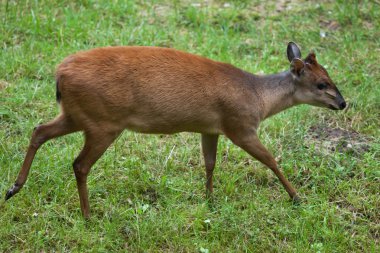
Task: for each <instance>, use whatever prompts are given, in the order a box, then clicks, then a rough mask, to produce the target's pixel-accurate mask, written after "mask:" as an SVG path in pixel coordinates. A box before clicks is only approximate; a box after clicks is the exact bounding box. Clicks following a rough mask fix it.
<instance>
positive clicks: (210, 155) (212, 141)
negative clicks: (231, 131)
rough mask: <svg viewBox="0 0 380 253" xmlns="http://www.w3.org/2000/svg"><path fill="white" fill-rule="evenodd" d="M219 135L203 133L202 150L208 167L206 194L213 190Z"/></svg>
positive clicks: (208, 195) (208, 194)
mask: <svg viewBox="0 0 380 253" xmlns="http://www.w3.org/2000/svg"><path fill="white" fill-rule="evenodd" d="M218 137H219V135H211V134H202V151H203V157H204V160H205V167H206V196H207V197H210V196H211V194H212V192H213V184H212V176H213V172H214V167H215V160H216V150H217V147H218Z"/></svg>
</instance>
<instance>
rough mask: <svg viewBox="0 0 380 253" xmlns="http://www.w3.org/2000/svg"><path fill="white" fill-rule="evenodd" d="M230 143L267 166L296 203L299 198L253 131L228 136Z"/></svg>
mask: <svg viewBox="0 0 380 253" xmlns="http://www.w3.org/2000/svg"><path fill="white" fill-rule="evenodd" d="M228 137H229V138H230V139H231V140H232V142H234V143H235V144H236V145H238V146H239V147H241V148H242V149H244V150H245V151H246V152H248V153H249V154H250V155H251V156H253V157H255V158H256V159H257V160H259V161H260V162H262V163H263V164H265V165H266V166H268V167H269V168H270V169H271V170H272V171H273V172H274V173H275V174H276V176H277V177H278V178H279V179H280V181H281V183H282V185H283V186H284V187H285V190H286V191H287V192H288V194H289V196H290V197H291V198H292V199H293V200H295V201H298V200H299V197H298V195H297V192H296V190H295V189H294V188H293V186H292V185H291V183H290V182H289V181H288V180H287V179H286V178H285V176H284V175H283V174H282V173H281V171H280V170H279V169H278V166H277V162H276V160H275V159H274V157H273V156H272V154H271V153H269V151H268V150H267V149H266V148H265V147H264V145H263V144H261V142H260V140H259V138H258V137H257V135H256V132H255V131H250V132H248V133H244V134H243V133H239V134H237V135H232V136H228Z"/></svg>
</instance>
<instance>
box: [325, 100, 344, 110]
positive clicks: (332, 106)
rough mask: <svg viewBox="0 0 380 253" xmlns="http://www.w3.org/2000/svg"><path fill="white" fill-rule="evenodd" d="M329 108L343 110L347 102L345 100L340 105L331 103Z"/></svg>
mask: <svg viewBox="0 0 380 253" xmlns="http://www.w3.org/2000/svg"><path fill="white" fill-rule="evenodd" d="M329 108H330V109H331V110H343V109H344V108H346V102H345V101H343V102H341V103H340V104H339V106H338V105H332V104H329Z"/></svg>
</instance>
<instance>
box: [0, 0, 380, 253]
mask: <svg viewBox="0 0 380 253" xmlns="http://www.w3.org/2000/svg"><path fill="white" fill-rule="evenodd" d="M72 2H74V1H47V0H41V1H38V0H35V1H25V0H24V1H6V0H2V1H1V2H0V4H1V6H0V7H1V8H0V22H1V23H0V47H1V51H0V178H1V180H0V193H1V194H4V193H5V192H6V191H7V190H8V188H9V187H10V186H11V185H12V184H13V183H14V180H15V178H16V176H17V173H18V171H19V169H20V167H21V164H22V161H23V158H24V155H25V151H26V148H27V146H28V142H29V138H30V134H31V132H32V129H33V127H34V126H36V125H38V124H40V123H44V122H47V121H49V120H50V119H52V118H53V117H54V116H55V115H56V114H57V113H58V107H57V106H56V103H55V87H54V69H55V66H56V65H57V64H58V63H59V62H60V61H62V59H63V58H64V57H65V56H67V55H68V54H70V53H74V52H76V51H78V50H83V49H89V48H93V47H99V46H106V45H154V46H165V47H173V48H177V49H181V50H184V51H188V52H192V53H196V54H199V55H203V56H206V57H209V58H211V59H214V60H219V61H225V62H229V63H232V64H234V65H236V66H238V67H240V68H243V69H245V70H247V71H250V72H252V73H275V72H279V71H283V70H285V69H287V68H288V67H289V63H288V61H287V59H286V53H285V50H286V44H287V42H288V41H296V42H297V43H298V44H299V45H301V47H302V48H303V52H304V54H306V53H307V51H308V50H310V49H314V50H315V51H316V52H317V57H318V59H319V61H320V63H321V64H323V65H325V66H326V67H327V68H328V70H329V72H330V75H331V77H332V78H333V80H335V82H336V83H337V84H338V87H339V88H340V90H341V92H342V94H343V95H344V96H345V98H346V100H347V101H348V103H349V108H348V110H345V111H342V112H335V111H329V110H326V109H321V108H312V107H310V106H299V107H296V108H292V109H290V110H287V111H286V112H283V113H280V114H278V115H276V116H274V117H272V118H271V119H268V120H267V121H265V122H263V124H262V126H261V128H260V136H261V139H262V141H263V143H264V144H265V145H266V146H267V147H268V148H269V149H270V150H271V152H273V154H274V155H275V156H281V158H279V159H280V160H281V161H280V164H281V168H282V170H283V171H284V173H285V175H286V176H287V177H288V178H289V180H290V181H291V182H292V183H293V184H294V186H295V187H296V188H297V189H298V191H299V192H300V194H301V195H302V196H303V197H304V198H305V201H304V203H302V204H301V205H299V206H295V205H293V204H292V203H291V202H290V201H289V199H288V196H287V194H286V192H285V190H284V189H283V187H282V186H281V185H280V183H279V181H278V180H277V179H276V177H275V176H274V175H273V174H272V173H271V172H270V171H269V170H268V169H267V168H265V167H264V166H263V165H261V164H260V163H258V162H257V161H255V160H254V159H253V158H251V157H249V156H248V155H247V154H246V153H244V152H243V151H242V150H240V149H239V148H238V147H236V146H234V145H233V144H232V143H231V142H230V141H229V140H227V139H226V138H224V137H223V138H221V141H220V143H219V146H218V149H219V152H218V156H217V168H216V171H215V183H214V184H215V194H214V197H213V201H210V202H208V201H206V198H205V189H204V182H205V178H204V177H205V173H204V168H203V160H202V157H201V155H200V152H199V147H200V144H199V141H200V136H199V134H188V133H182V134H176V135H172V136H166V135H162V136H161V135H141V134H136V133H132V132H128V131H126V132H125V133H124V134H123V135H122V136H121V137H120V138H119V139H118V140H117V142H115V143H114V144H113V145H112V146H111V147H110V149H109V150H108V151H107V152H106V154H105V155H104V156H103V157H102V158H101V159H100V160H99V161H98V163H97V164H96V165H95V166H94V167H93V169H92V171H91V173H90V176H89V190H90V203H91V205H92V206H91V207H92V218H91V220H90V221H87V222H86V221H84V220H83V218H82V217H81V213H80V208H79V199H78V194H77V189H76V183H75V179H74V175H73V171H72V167H71V164H72V162H73V160H74V158H75V157H76V155H77V154H78V153H79V151H80V149H81V147H82V145H83V139H82V136H81V135H80V134H73V135H69V136H65V137H62V138H59V139H56V140H53V141H51V142H48V143H47V144H45V145H44V146H43V147H42V148H41V149H40V150H39V152H38V153H37V156H36V158H35V160H34V163H33V166H32V170H31V173H30V176H29V179H28V182H27V184H26V185H25V187H24V188H23V189H22V190H21V192H20V193H19V194H18V195H17V196H15V197H14V198H12V199H11V200H9V201H8V202H7V203H6V204H5V205H3V206H2V207H1V209H0V214H1V215H0V251H1V252H43V251H44V252H46V251H49V252H50V251H58V252H85V251H89V252H118V251H120V252H123V251H126V252H378V251H379V243H380V242H379V240H380V239H379V238H380V225H379V224H380V213H379V210H380V197H379V195H378V194H379V189H380V170H379V168H380V155H379V154H380V145H379V143H380V133H379V125H380V120H379V119H380V88H379V82H380V67H379V66H380V65H379V53H380V51H379V45H380V29H379V25H380V5H379V3H378V1H360V3H359V1H321V3H319V4H316V3H314V2H312V1H311V2H309V1H307V2H306V1H293V2H294V3H293V4H287V5H288V6H290V7H291V8H286V6H285V7H284V6H283V5H282V4H279V3H276V2H275V1H273V2H272V1H265V3H264V1H263V3H260V1H230V2H229V3H230V5H229V6H226V7H223V6H224V2H222V1H208V2H209V4H205V3H204V1H200V2H199V3H202V4H201V6H197V5H195V6H194V5H193V2H191V1H173V2H172V1H167V2H162V1H146V2H141V3H135V2H139V1H117V0H115V1H90V0H81V1H76V2H75V3H72ZM281 2H286V1H281ZM194 3H198V2H194ZM321 32H325V33H326V37H321ZM315 126H317V127H320V128H321V127H325V128H337V127H338V128H341V129H344V130H345V131H348V132H351V133H352V132H353V131H356V132H358V133H359V135H360V136H361V138H363V139H364V140H365V142H366V148H365V149H363V150H359V152H350V151H349V150H346V149H343V150H338V149H337V150H336V151H330V152H321V150H320V149H321V147H319V146H318V145H320V144H319V143H318V142H315V143H314V142H313V139H310V138H309V137H308V136H309V135H310V130H309V129H310V128H311V127H315ZM353 148H354V149H355V148H356V147H355V145H354V147H353ZM3 197H4V195H1V198H3Z"/></svg>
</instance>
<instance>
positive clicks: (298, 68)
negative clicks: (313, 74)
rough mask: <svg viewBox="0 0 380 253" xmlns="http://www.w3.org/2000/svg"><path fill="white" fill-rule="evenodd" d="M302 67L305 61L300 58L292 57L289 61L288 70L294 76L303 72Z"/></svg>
mask: <svg viewBox="0 0 380 253" xmlns="http://www.w3.org/2000/svg"><path fill="white" fill-rule="evenodd" d="M304 67H305V63H304V62H303V61H302V60H301V59H299V58H294V59H293V60H292V62H291V63H290V72H292V73H293V74H294V75H296V76H300V75H302V73H303V70H304Z"/></svg>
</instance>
